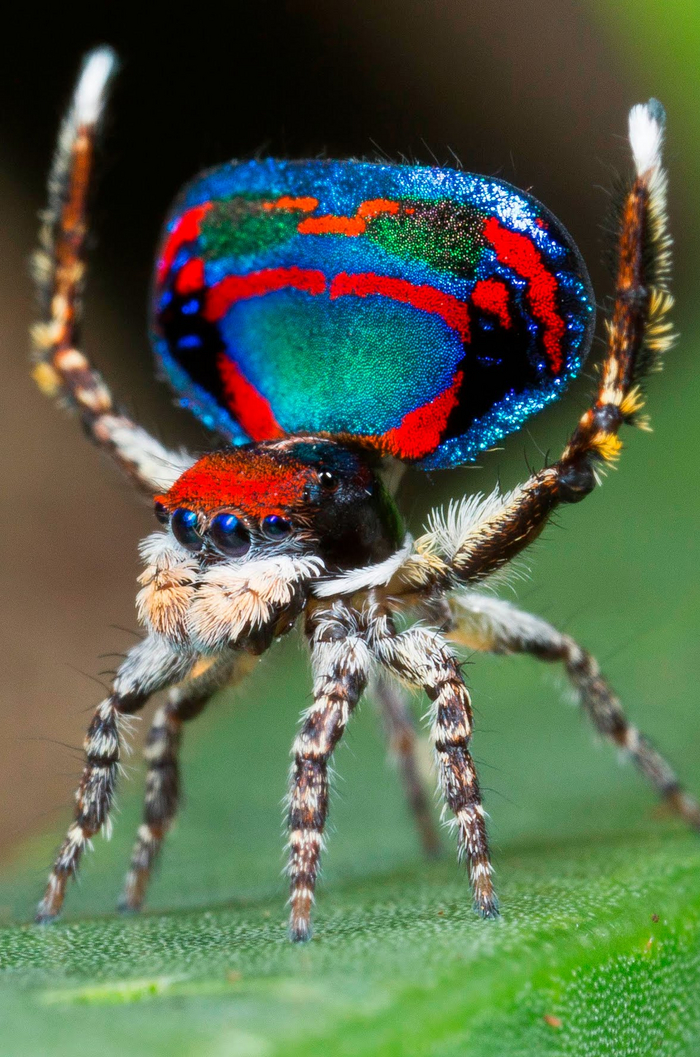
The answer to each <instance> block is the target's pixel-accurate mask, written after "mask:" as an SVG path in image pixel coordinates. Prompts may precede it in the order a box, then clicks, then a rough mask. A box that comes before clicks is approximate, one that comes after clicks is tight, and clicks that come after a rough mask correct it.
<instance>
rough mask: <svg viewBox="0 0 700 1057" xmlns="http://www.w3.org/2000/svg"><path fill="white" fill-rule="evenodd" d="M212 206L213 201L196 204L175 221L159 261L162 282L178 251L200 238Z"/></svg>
mask: <svg viewBox="0 0 700 1057" xmlns="http://www.w3.org/2000/svg"><path fill="white" fill-rule="evenodd" d="M211 207H212V203H211V202H203V203H202V205H201V206H194V207H193V208H192V209H188V210H187V212H186V213H183V214H182V216H181V217H179V219H178V220H177V221H176V222H175V225H174V227H173V230H172V231H171V232H170V235H169V236H168V238H167V240H166V243H165V246H164V247H163V252H162V254H161V256H160V260H159V261H158V282H159V283H162V282H163V280H164V279H165V276H166V275H167V274H168V272H169V271H170V269H171V268H172V265H173V261H174V260H175V258H176V256H177V251H178V250H179V249H180V247H181V246H184V245H185V244H186V243H188V242H194V241H195V239H198V238H199V233H200V230H201V225H202V220H203V218H204V216H205V214H206V213H208V212H209V210H210V209H211Z"/></svg>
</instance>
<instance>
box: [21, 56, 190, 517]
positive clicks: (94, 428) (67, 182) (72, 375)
mask: <svg viewBox="0 0 700 1057" xmlns="http://www.w3.org/2000/svg"><path fill="white" fill-rule="evenodd" d="M115 67H116V56H115V55H114V52H113V51H112V50H111V49H110V48H98V49H97V50H96V51H93V52H91V54H90V55H89V56H88V57H87V59H86V61H85V64H84V66H83V70H82V72H81V75H80V78H79V80H78V83H77V85H76V87H75V92H74V93H73V99H72V102H71V106H70V109H69V110H68V113H67V114H66V116H65V118H64V121H63V124H62V126H61V131H60V133H59V137H58V143H57V145H56V153H55V155H54V160H53V166H52V168H51V173H50V175H49V181H48V191H49V201H48V205H47V208H46V210H45V212H44V214H43V215H44V224H43V226H42V229H41V233H40V239H39V241H40V249H39V250H38V251H37V252H36V254H35V256H34V279H35V283H36V287H37V291H38V294H39V301H40V304H41V316H40V320H39V322H38V323H36V325H35V326H34V327H33V328H32V341H33V345H34V371H33V374H34V378H35V380H36V382H37V384H38V386H39V388H40V389H41V390H42V392H43V393H45V394H46V395H47V396H51V397H58V398H59V399H62V400H67V401H68V403H69V404H70V405H71V406H72V407H74V408H75V409H76V410H77V411H78V413H79V414H80V417H81V419H82V422H83V424H84V426H85V429H86V431H87V433H88V434H89V435H90V436H91V437H92V439H93V440H94V441H95V442H96V443H97V444H98V445H99V446H100V447H101V448H104V449H105V450H106V451H107V452H108V453H109V454H110V455H111V456H112V458H114V459H115V461H116V462H117V463H118V464H119V466H120V467H121V468H122V469H123V470H124V471H126V473H127V474H128V475H129V476H130V477H131V479H132V480H133V481H134V483H135V484H136V485H137V486H138V487H139V488H140V489H141V490H142V491H144V492H146V493H147V494H148V495H149V496H153V495H154V494H155V493H156V492H160V491H163V490H164V489H167V488H169V487H170V486H171V485H172V484H173V483H174V481H176V480H177V478H178V477H179V476H180V474H181V473H182V471H183V470H185V469H186V468H187V467H188V466H190V465H191V464H192V463H193V462H194V459H193V458H191V457H190V456H189V455H187V454H186V453H185V452H176V451H169V450H168V449H167V448H165V447H164V446H163V445H162V444H161V443H160V442H159V441H158V440H156V439H155V437H152V436H151V435H150V434H149V433H147V432H146V430H144V429H142V428H141V427H140V426H138V425H137V424H136V423H135V422H133V421H132V420H131V419H130V418H129V417H128V415H126V414H124V412H123V411H122V410H121V409H119V408H118V407H117V405H116V403H115V400H114V397H113V396H112V393H111V392H110V390H109V387H108V386H107V385H106V383H105V381H104V379H103V378H102V377H101V375H100V374H99V372H98V371H96V370H95V368H94V367H93V366H92V364H91V363H90V362H89V360H88V359H87V357H86V356H85V354H84V353H83V352H82V351H81V350H80V342H79V334H78V331H79V327H80V320H81V316H82V294H83V286H84V282H85V269H86V254H85V246H86V241H87V236H88V231H89V227H88V211H87V207H88V198H89V195H90V191H91V184H92V175H93V168H94V155H95V143H96V140H97V137H98V134H99V130H100V125H101V122H102V115H103V111H104V107H105V101H106V96H107V88H108V85H109V81H110V79H111V77H112V75H113V73H114V70H115Z"/></svg>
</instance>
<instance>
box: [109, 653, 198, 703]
mask: <svg viewBox="0 0 700 1057" xmlns="http://www.w3.org/2000/svg"><path fill="white" fill-rule="evenodd" d="M196 658H197V654H196V653H195V651H194V650H193V649H188V648H183V647H182V646H180V645H174V644H173V643H172V642H170V641H169V640H168V639H166V638H165V636H163V635H154V634H151V635H148V636H147V637H146V638H145V639H143V641H142V642H139V643H137V644H136V646H133V647H132V648H131V650H129V652H128V654H127V655H126V658H125V659H124V661H123V663H122V664H121V666H120V668H119V671H118V672H117V675H116V678H115V680H114V684H113V692H114V694H115V696H117V697H118V698H124V699H130V698H139V699H140V698H144V699H145V698H146V697H149V696H150V695H151V694H154V693H155V692H156V691H157V690H162V689H163V687H165V686H168V685H170V684H172V683H176V682H179V680H180V679H184V678H185V676H186V675H187V674H188V673H189V671H190V669H191V668H192V666H193V664H194V663H195V660H196ZM125 711H128V710H125Z"/></svg>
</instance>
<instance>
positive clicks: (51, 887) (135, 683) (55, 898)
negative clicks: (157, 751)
mask: <svg viewBox="0 0 700 1057" xmlns="http://www.w3.org/2000/svg"><path fill="white" fill-rule="evenodd" d="M194 659H195V658H194V654H192V653H191V652H188V651H187V650H183V649H175V648H174V647H173V646H172V644H171V643H169V642H168V641H167V640H166V639H164V638H163V637H162V636H156V635H149V636H148V638H147V639H145V640H144V641H143V642H139V643H137V645H136V646H134V647H133V648H132V649H131V650H130V651H129V653H128V654H127V656H126V658H125V660H124V661H123V662H122V664H121V665H120V667H119V670H118V672H117V675H116V678H115V680H114V683H113V686H112V692H111V694H110V696H109V697H108V698H106V699H105V700H104V701H103V702H102V703H101V704H100V705H99V706H98V708H97V710H96V711H95V714H94V715H93V717H92V721H91V723H90V726H89V727H88V731H87V734H86V736H85V742H84V748H85V767H84V769H83V774H82V778H81V780H80V785H79V787H78V791H77V794H76V806H75V814H74V818H73V822H72V823H71V825H70V827H69V829H68V833H67V835H66V837H65V839H64V841H63V844H62V845H61V847H60V849H59V852H58V856H57V858H56V861H55V863H54V866H53V869H52V871H51V874H50V876H49V882H48V885H47V887H46V890H45V892H44V897H43V899H42V900H41V902H40V904H39V907H38V910H37V921H39V922H47V921H51V920H52V919H53V918H55V917H56V916H57V915H58V914H59V913H60V911H61V907H62V906H63V900H64V897H65V891H66V886H67V884H68V881H69V879H70V878H71V877H74V876H75V875H76V873H77V871H78V867H79V865H80V860H81V858H82V855H83V851H84V850H85V848H86V847H89V846H90V838H91V837H93V836H94V835H95V833H97V832H98V831H99V830H100V829H102V830H103V831H104V832H105V833H109V825H110V811H111V809H112V805H113V802H114V792H115V787H116V782H117V775H118V773H119V769H120V758H121V754H122V750H123V745H122V738H121V733H122V732H121V727H122V725H123V719H124V716H131V715H133V714H134V713H135V712H138V711H139V709H141V708H142V707H143V705H144V704H145V702H146V700H147V699H148V697H149V696H150V695H151V694H152V693H154V692H155V691H157V690H162V689H165V687H167V686H170V685H172V684H173V683H175V682H177V681H178V680H180V679H182V678H183V677H184V676H185V675H186V674H187V673H188V671H189V670H190V668H191V667H192V665H193V663H194Z"/></svg>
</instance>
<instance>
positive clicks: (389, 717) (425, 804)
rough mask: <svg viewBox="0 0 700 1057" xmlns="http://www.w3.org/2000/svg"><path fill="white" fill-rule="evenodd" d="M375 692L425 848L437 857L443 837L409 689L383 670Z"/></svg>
mask: <svg viewBox="0 0 700 1057" xmlns="http://www.w3.org/2000/svg"><path fill="white" fill-rule="evenodd" d="M372 692H373V694H374V697H375V698H376V700H377V704H378V706H379V709H380V711H381V714H382V719H383V722H384V726H385V729H386V733H387V738H388V741H389V752H390V754H391V756H392V757H393V758H394V759H395V761H396V765H397V767H398V769H399V775H400V777H401V784H402V786H403V790H404V793H405V796H406V800H407V802H408V806H409V809H410V811H411V814H412V816H413V819H414V821H415V824H416V829H417V830H418V836H419V837H420V842H421V845H422V846H423V851H424V852H425V854H426V855H427V856H428V858H431V859H432V858H435V857H436V856H437V855H438V854H439V852H440V837H439V835H438V831H437V828H436V826H435V822H434V821H433V814H432V811H431V808H430V797H429V796H428V794H427V792H426V789H425V784H424V782H423V779H422V777H421V771H420V766H419V761H418V756H417V753H416V745H417V735H416V728H415V726H414V724H413V719H412V717H411V713H410V711H409V709H408V705H407V702H406V697H405V691H404V690H402V688H401V687H400V686H399V685H398V684H397V683H396V682H390V681H389V679H387V678H386V676H384V675H383V674H382V673H379V674H377V676H376V678H375V679H374V682H373V685H372Z"/></svg>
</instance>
